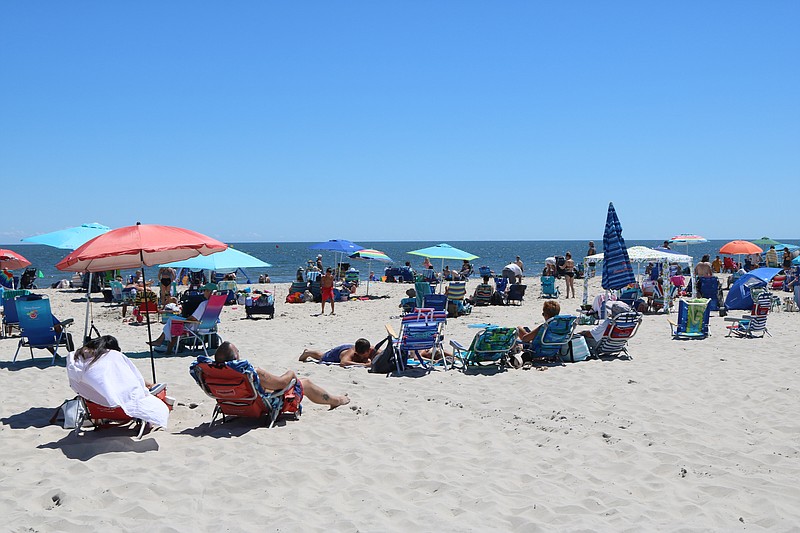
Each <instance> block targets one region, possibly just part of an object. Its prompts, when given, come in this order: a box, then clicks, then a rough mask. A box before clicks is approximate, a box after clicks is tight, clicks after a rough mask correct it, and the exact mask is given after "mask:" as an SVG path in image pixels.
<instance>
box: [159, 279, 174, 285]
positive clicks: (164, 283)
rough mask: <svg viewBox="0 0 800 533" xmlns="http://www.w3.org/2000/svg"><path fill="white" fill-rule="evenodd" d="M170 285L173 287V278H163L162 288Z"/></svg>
mask: <svg viewBox="0 0 800 533" xmlns="http://www.w3.org/2000/svg"><path fill="white" fill-rule="evenodd" d="M170 285H172V279H171V278H161V286H162V287H169V286H170Z"/></svg>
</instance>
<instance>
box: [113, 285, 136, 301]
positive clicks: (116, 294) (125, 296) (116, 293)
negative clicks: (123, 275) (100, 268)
mask: <svg viewBox="0 0 800 533" xmlns="http://www.w3.org/2000/svg"><path fill="white" fill-rule="evenodd" d="M108 286H109V288H110V289H111V301H113V302H114V303H125V302H127V303H132V302H133V294H132V293H131V292H130V291H123V289H124V286H123V285H122V282H121V281H116V280H112V281H109V282H108Z"/></svg>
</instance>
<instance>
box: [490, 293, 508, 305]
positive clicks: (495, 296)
mask: <svg viewBox="0 0 800 533" xmlns="http://www.w3.org/2000/svg"><path fill="white" fill-rule="evenodd" d="M489 303H490V304H491V305H506V302H505V301H504V300H503V294H502V293H500V292H499V291H494V292H493V293H492V299H491V300H490V301H489Z"/></svg>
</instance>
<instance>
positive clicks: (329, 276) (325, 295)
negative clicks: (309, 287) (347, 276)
mask: <svg viewBox="0 0 800 533" xmlns="http://www.w3.org/2000/svg"><path fill="white" fill-rule="evenodd" d="M320 286H321V287H322V313H321V314H323V315H324V314H325V302H326V301H328V300H330V301H331V314H332V315H333V314H336V313H335V307H334V305H335V301H336V298H335V297H334V294H333V270H331V268H330V267H328V268H327V269H326V270H325V275H324V276H322V281H321V282H320Z"/></svg>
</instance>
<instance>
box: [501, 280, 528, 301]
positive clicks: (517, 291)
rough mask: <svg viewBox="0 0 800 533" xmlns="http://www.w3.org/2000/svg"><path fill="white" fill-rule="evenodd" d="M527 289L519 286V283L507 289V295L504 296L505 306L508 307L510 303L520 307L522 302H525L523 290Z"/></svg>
mask: <svg viewBox="0 0 800 533" xmlns="http://www.w3.org/2000/svg"><path fill="white" fill-rule="evenodd" d="M527 288H528V286H527V285H521V284H519V283H514V284H512V285H511V287H509V289H508V294H506V304H508V305H510V304H511V302H518V303H519V305H522V302H523V301H524V300H525V289H527Z"/></svg>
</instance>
